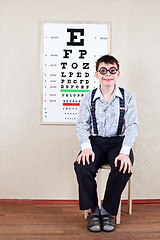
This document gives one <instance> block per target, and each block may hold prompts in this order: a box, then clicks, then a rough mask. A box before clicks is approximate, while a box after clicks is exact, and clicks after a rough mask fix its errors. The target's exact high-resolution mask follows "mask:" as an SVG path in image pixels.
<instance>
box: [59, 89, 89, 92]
mask: <svg viewBox="0 0 160 240" xmlns="http://www.w3.org/2000/svg"><path fill="white" fill-rule="evenodd" d="M60 91H61V92H89V91H90V90H77V89H61V90H60Z"/></svg>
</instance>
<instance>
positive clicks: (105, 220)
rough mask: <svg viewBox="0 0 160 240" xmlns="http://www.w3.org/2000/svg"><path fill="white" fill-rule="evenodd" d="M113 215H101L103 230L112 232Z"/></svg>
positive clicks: (113, 224)
mask: <svg viewBox="0 0 160 240" xmlns="http://www.w3.org/2000/svg"><path fill="white" fill-rule="evenodd" d="M115 222H116V221H115V217H114V216H112V215H110V214H105V215H101V224H102V229H103V231H105V232H112V231H114V230H115V227H116V223H115Z"/></svg>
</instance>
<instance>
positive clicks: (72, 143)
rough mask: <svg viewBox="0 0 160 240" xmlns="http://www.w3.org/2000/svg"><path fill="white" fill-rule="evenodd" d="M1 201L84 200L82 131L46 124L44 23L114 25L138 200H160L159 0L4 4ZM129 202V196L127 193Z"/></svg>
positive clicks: (19, 0)
mask: <svg viewBox="0 0 160 240" xmlns="http://www.w3.org/2000/svg"><path fill="white" fill-rule="evenodd" d="M0 6H1V7H0V29H1V34H0V66H1V67H0V83H1V84H0V112H1V114H0V127H1V129H0V198H7V199H9V198H13V199H14V198H25V199H27V198H34V199H36V198H38V199H40V198H42V199H77V183H76V177H75V174H74V171H73V162H74V159H75V157H76V154H77V152H78V150H79V144H78V140H77V137H76V134H75V126H55V125H40V114H41V111H40V108H41V99H40V97H41V84H42V79H41V75H40V57H41V53H40V42H41V23H42V22H43V21H51V22H74V21H76V22H77V21H80V22H95V21H97V22H108V21H109V22H111V30H112V36H111V48H112V54H113V55H114V56H115V57H116V58H118V59H119V61H120V65H121V78H120V82H121V84H120V85H121V86H123V87H126V88H128V89H130V90H131V91H132V92H133V93H134V95H135V97H136V99H137V107H138V112H139V122H140V130H139V135H138V138H137V139H136V142H135V145H134V152H135V166H134V175H133V185H134V186H133V198H134V199H152V198H153V199H154V198H155V199H160V188H159V183H160V180H159V169H160V159H159V156H160V147H159V141H158V140H159V133H160V107H159V99H160V97H159V91H160V80H159V76H160V67H159V65H160V60H159V53H160V44H159V43H160V27H159V26H160V14H159V12H160V1H159V0H152V1H150V0H99V1H97V0H87V1H86V0H81V1H77V0H58V1H56V0H5V1H3V0H0ZM124 197H125V196H124Z"/></svg>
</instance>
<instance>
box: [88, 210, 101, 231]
mask: <svg viewBox="0 0 160 240" xmlns="http://www.w3.org/2000/svg"><path fill="white" fill-rule="evenodd" d="M87 228H88V230H89V231H91V232H100V231H101V229H102V227H101V221H100V215H94V214H90V215H89V216H88V217H87Z"/></svg>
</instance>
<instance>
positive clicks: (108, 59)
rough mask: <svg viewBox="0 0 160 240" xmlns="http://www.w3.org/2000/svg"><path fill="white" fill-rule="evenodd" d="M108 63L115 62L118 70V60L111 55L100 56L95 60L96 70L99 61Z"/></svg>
mask: <svg viewBox="0 0 160 240" xmlns="http://www.w3.org/2000/svg"><path fill="white" fill-rule="evenodd" d="M102 62H104V63H106V64H107V63H110V64H116V65H117V69H118V70H119V62H118V60H117V59H116V58H114V57H113V56H111V55H104V56H102V57H100V58H99V59H98V60H97V62H96V71H97V70H98V67H99V64H100V63H102Z"/></svg>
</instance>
